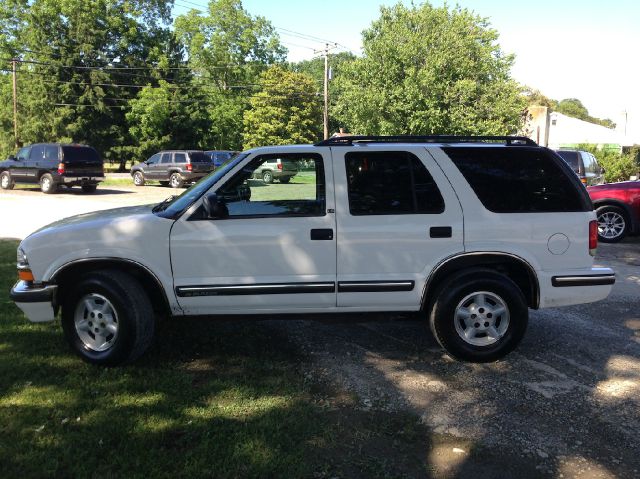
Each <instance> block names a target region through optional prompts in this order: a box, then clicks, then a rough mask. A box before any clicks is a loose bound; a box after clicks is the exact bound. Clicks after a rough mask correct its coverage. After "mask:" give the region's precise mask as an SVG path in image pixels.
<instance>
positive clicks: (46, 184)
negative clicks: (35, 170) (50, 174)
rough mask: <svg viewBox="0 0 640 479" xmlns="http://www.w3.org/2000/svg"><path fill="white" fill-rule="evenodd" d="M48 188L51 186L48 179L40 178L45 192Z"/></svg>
mask: <svg viewBox="0 0 640 479" xmlns="http://www.w3.org/2000/svg"><path fill="white" fill-rule="evenodd" d="M50 186H51V185H50V181H49V178H42V187H43V188H44V189H45V190H48V189H49V187H50Z"/></svg>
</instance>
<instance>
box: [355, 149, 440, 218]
mask: <svg viewBox="0 0 640 479" xmlns="http://www.w3.org/2000/svg"><path fill="white" fill-rule="evenodd" d="M345 164H346V169H347V182H348V190H349V211H350V212H351V214H352V215H393V214H424V213H442V212H443V211H444V200H443V199H442V195H441V194H440V190H438V187H437V185H436V183H435V181H434V180H433V178H432V177H431V175H430V174H429V172H428V171H427V169H426V168H425V166H424V164H423V163H422V162H421V161H420V159H419V158H418V157H416V156H415V155H413V154H411V153H408V152H402V151H385V152H373V153H368V152H367V153H364V152H363V153H360V152H357V153H347V154H346V155H345Z"/></svg>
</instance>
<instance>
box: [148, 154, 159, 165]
mask: <svg viewBox="0 0 640 479" xmlns="http://www.w3.org/2000/svg"><path fill="white" fill-rule="evenodd" d="M159 160H160V153H156V154H155V155H153V156H152V157H151V158H149V159H148V160H147V164H149V165H155V164H156V163H157V162H158V161H159Z"/></svg>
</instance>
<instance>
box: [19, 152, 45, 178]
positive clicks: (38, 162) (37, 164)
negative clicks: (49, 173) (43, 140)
mask: <svg viewBox="0 0 640 479" xmlns="http://www.w3.org/2000/svg"><path fill="white" fill-rule="evenodd" d="M45 147H46V145H33V146H32V147H31V153H30V154H29V159H28V160H27V161H26V162H25V168H24V176H25V178H24V179H25V180H26V181H28V182H29V183H37V182H38V181H39V179H40V178H39V177H38V172H39V171H40V170H41V169H46V168H44V166H43V165H44V151H45Z"/></svg>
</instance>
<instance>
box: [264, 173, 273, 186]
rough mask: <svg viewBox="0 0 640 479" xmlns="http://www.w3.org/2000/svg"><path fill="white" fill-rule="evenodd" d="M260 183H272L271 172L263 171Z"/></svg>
mask: <svg viewBox="0 0 640 479" xmlns="http://www.w3.org/2000/svg"><path fill="white" fill-rule="evenodd" d="M262 181H263V182H265V183H267V184H268V183H273V172H272V171H271V170H265V171H263V172H262Z"/></svg>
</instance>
